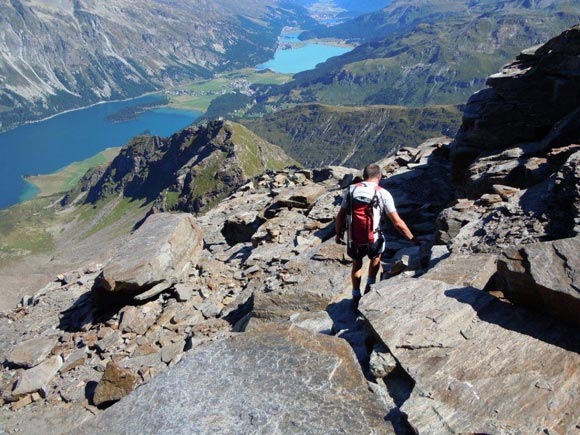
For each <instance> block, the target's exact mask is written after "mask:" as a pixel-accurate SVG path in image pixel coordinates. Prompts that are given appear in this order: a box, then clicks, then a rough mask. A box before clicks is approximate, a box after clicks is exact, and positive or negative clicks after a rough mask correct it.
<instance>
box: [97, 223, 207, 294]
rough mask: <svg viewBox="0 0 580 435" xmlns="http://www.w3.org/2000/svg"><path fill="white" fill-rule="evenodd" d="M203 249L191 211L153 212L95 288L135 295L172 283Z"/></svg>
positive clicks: (108, 265)
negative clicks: (159, 285) (174, 212)
mask: <svg viewBox="0 0 580 435" xmlns="http://www.w3.org/2000/svg"><path fill="white" fill-rule="evenodd" d="M202 249H203V238H202V233H201V230H200V229H199V227H198V226H197V224H196V223H195V221H194V219H193V216H192V215H191V214H189V213H179V214H170V213H159V214H153V215H151V216H149V218H147V220H146V221H145V222H144V223H143V225H142V226H141V227H140V228H139V229H138V230H137V231H135V233H134V234H133V235H132V236H131V237H130V238H129V240H128V241H127V242H126V243H125V245H124V246H123V247H122V248H121V249H120V250H119V251H118V252H117V253H116V254H115V255H114V256H113V258H112V259H111V260H110V261H109V262H108V263H107V264H106V265H105V267H104V268H103V272H102V273H101V275H100V276H99V277H98V279H97V280H96V281H95V287H94V290H95V291H97V292H98V293H100V294H102V293H103V292H105V293H109V294H110V293H121V294H128V295H131V296H135V295H139V294H142V293H144V292H146V291H148V290H150V289H151V288H152V287H154V286H156V285H158V284H162V283H166V287H170V286H171V284H172V283H175V282H177V281H178V280H180V279H182V278H184V277H186V276H187V274H188V272H189V270H190V268H191V265H192V264H195V262H196V260H197V258H198V257H199V255H200V253H201V250H202Z"/></svg>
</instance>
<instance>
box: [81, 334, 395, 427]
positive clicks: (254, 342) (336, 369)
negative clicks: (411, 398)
mask: <svg viewBox="0 0 580 435" xmlns="http://www.w3.org/2000/svg"><path fill="white" fill-rule="evenodd" d="M376 400H377V399H376V398H375V397H374V396H373V395H372V393H370V391H369V390H368V387H367V383H366V381H365V378H364V376H363V374H362V372H361V371H360V367H359V366H358V363H357V362H356V359H355V357H354V354H353V352H352V350H351V349H350V347H349V346H348V344H347V343H346V342H345V341H344V340H341V339H339V338H335V337H329V336H326V335H323V334H316V333H311V332H309V331H305V330H303V329H301V328H293V327H290V328H283V327H278V326H269V327H267V328H264V329H262V330H259V331H256V332H249V333H245V334H239V335H237V336H234V337H232V338H231V339H224V340H220V341H217V342H214V343H211V344H209V345H207V346H205V347H202V348H198V349H197V350H195V351H192V352H191V353H189V354H187V355H186V356H185V357H184V358H183V360H182V361H181V363H179V364H178V365H177V366H175V367H173V368H171V369H169V370H168V371H166V372H165V373H163V374H161V375H159V376H158V377H156V378H154V379H153V380H152V381H151V382H150V383H148V384H146V385H143V386H142V387H140V388H138V389H137V390H135V391H134V392H133V393H132V394H130V395H129V396H127V397H125V398H124V399H123V400H121V401H120V402H118V403H116V404H115V405H113V406H111V407H110V408H108V409H107V410H106V411H105V412H103V413H102V414H99V415H98V416H96V417H95V418H93V419H92V420H89V421H86V422H84V423H83V425H82V426H81V427H79V428H77V429H75V430H74V433H76V434H91V435H94V434H120V433H141V434H192V433H195V434H198V435H202V434H217V433H219V434H222V435H228V434H231V435H234V434H269V435H276V434H279V435H281V434H284V435H292V434H306V433H308V434H331V433H348V434H361V435H363V434H364V435H370V434H394V432H393V429H392V426H391V425H390V423H388V422H385V420H384V417H385V414H386V412H385V411H384V410H382V409H381V408H380V407H379V405H378V403H377V402H376Z"/></svg>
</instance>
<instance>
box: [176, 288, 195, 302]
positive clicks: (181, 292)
mask: <svg viewBox="0 0 580 435" xmlns="http://www.w3.org/2000/svg"><path fill="white" fill-rule="evenodd" d="M175 295H176V298H177V300H178V301H179V302H187V301H189V300H190V299H192V298H193V287H192V286H191V285H187V284H176V285H175Z"/></svg>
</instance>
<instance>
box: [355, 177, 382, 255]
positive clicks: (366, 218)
mask: <svg viewBox="0 0 580 435" xmlns="http://www.w3.org/2000/svg"><path fill="white" fill-rule="evenodd" d="M361 186H363V184H362V183H357V184H355V186H354V188H353V189H352V190H351V191H350V192H349V195H348V215H347V228H348V238H349V243H350V242H353V243H355V244H356V245H367V244H373V243H374V242H375V234H374V232H373V228H374V222H373V219H374V213H373V210H374V208H375V207H379V197H378V195H377V192H378V191H379V190H380V189H382V188H381V187H380V186H375V192H374V195H373V196H372V198H369V197H368V196H364V195H357V192H356V190H357V188H358V187H361Z"/></svg>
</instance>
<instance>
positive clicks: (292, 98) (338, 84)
mask: <svg viewBox="0 0 580 435" xmlns="http://www.w3.org/2000/svg"><path fill="white" fill-rule="evenodd" d="M578 21H580V1H578V0H562V1H559V0H542V1H533V2H532V1H524V2H515V1H513V2H506V1H499V0H493V1H489V2H474V1H469V0H460V1H454V2H447V1H433V2H431V1H423V0H419V1H409V0H396V1H394V2H393V3H391V4H390V5H389V7H387V8H385V9H384V10H382V11H380V12H377V13H375V14H370V15H366V16H364V17H361V18H360V19H359V21H355V23H359V24H360V25H358V30H357V32H358V33H356V32H355V33H356V35H355V34H353V35H351V36H357V37H360V38H365V39H370V38H375V39H372V40H369V41H368V42H366V43H364V44H362V45H361V46H359V47H357V48H356V49H354V50H353V51H351V52H349V53H347V54H345V55H343V56H340V57H335V58H331V59H329V60H328V61H327V62H325V63H323V64H320V65H319V66H318V67H317V68H316V69H314V70H311V71H306V72H303V73H300V74H297V75H296V76H295V80H294V81H292V82H290V83H288V84H286V85H283V86H278V87H275V86H270V87H264V88H262V89H261V92H259V93H258V99H259V101H268V103H269V104H273V105H284V104H288V103H303V102H312V101H317V102H323V103H327V104H353V105H361V104H397V105H431V104H458V103H462V102H464V101H465V100H466V99H467V98H468V97H469V96H470V95H471V94H472V93H473V92H475V91H477V90H479V89H481V88H482V87H483V84H484V81H483V79H482V78H483V77H485V76H487V75H489V74H492V73H493V72H494V71H496V70H497V69H498V68H499V67H500V66H501V65H503V64H505V63H507V62H508V61H509V60H510V59H512V58H513V57H514V56H515V55H516V54H517V53H519V52H520V51H521V50H522V49H524V48H527V47H530V46H533V45H537V44H539V43H542V42H545V41H546V40H548V39H549V38H551V37H552V36H554V35H555V34H557V33H559V32H561V31H562V30H564V29H565V28H567V27H569V26H571V25H573V24H575V23H577V22H578ZM331 31H332V28H330V29H329V30H328V32H331ZM316 36H323V35H316ZM325 36H330V33H329V34H328V35H325ZM332 36H348V35H345V34H342V33H340V32H336V33H332ZM376 38H378V39H376Z"/></svg>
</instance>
